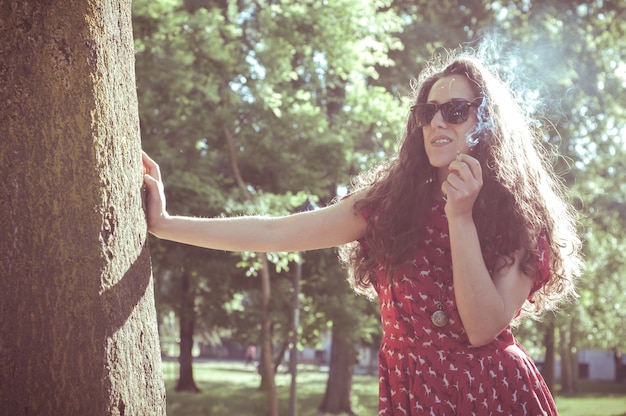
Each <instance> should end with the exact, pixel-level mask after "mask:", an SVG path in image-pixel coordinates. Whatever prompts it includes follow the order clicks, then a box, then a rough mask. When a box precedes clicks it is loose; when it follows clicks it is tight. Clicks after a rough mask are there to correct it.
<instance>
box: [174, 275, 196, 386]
mask: <svg viewBox="0 0 626 416" xmlns="http://www.w3.org/2000/svg"><path fill="white" fill-rule="evenodd" d="M190 279H191V277H190V276H189V272H187V271H184V272H183V275H182V277H181V279H180V280H181V304H180V313H179V320H180V354H179V356H178V364H179V377H178V382H177V383H176V388H175V390H176V391H191V392H194V393H198V392H200V389H199V388H198V386H196V382H195V381H194V379H193V355H192V350H193V334H194V329H195V326H196V307H195V306H196V305H195V300H196V294H195V293H194V290H193V288H192V285H191V282H190Z"/></svg>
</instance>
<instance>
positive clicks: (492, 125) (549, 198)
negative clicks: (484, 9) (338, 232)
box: [339, 52, 581, 316]
mask: <svg viewBox="0 0 626 416" xmlns="http://www.w3.org/2000/svg"><path fill="white" fill-rule="evenodd" d="M449 75H463V76H466V77H467V78H468V79H469V80H470V83H471V84H472V86H473V89H474V93H475V96H476V97H482V98H483V103H482V105H481V106H480V107H479V111H477V115H478V123H477V128H476V129H474V131H473V133H471V134H470V136H471V137H468V140H473V141H474V142H476V143H477V144H476V145H475V146H474V149H473V151H472V156H473V157H475V158H476V159H478V161H479V162H480V164H481V166H482V169H483V187H482V189H481V191H480V193H479V195H478V198H477V200H476V202H475V205H474V210H473V217H474V221H475V223H476V227H477V229H478V235H479V238H480V243H481V247H482V248H483V250H492V251H495V252H496V253H497V255H498V256H503V257H504V258H505V259H507V260H508V262H509V263H510V262H512V261H513V254H514V252H515V251H516V250H518V249H523V252H524V253H525V255H524V257H523V258H522V260H521V266H522V270H524V272H525V273H528V274H529V275H533V274H534V273H535V272H536V270H535V264H536V260H535V259H536V256H537V251H538V250H537V244H538V239H539V238H540V236H541V235H543V236H544V237H545V236H547V237H548V241H549V245H550V269H551V270H550V272H551V275H550V276H549V278H548V280H547V282H546V283H545V285H543V286H542V287H541V289H539V290H537V291H536V292H534V293H533V294H532V296H531V299H530V301H529V302H526V304H525V305H524V308H523V313H522V314H523V315H526V316H528V315H530V316H537V315H538V314H539V313H540V312H542V311H544V310H547V309H551V308H554V307H556V306H557V304H558V303H559V302H560V301H561V300H563V299H565V298H572V297H575V296H576V294H575V287H574V283H575V280H576V278H577V277H578V275H579V273H580V269H581V261H580V257H579V255H580V254H579V253H580V239H579V237H578V235H577V230H576V226H577V220H576V213H575V211H574V210H573V208H572V207H571V205H570V204H569V203H568V202H567V197H566V192H565V188H564V186H563V184H562V183H561V182H560V180H559V179H558V178H557V176H556V175H555V174H554V172H553V169H552V167H551V164H550V163H549V159H548V157H547V156H546V155H547V153H548V152H547V151H546V150H547V149H546V147H545V146H542V142H543V133H542V132H541V131H540V130H538V128H537V127H536V125H537V124H536V123H532V122H531V120H530V119H529V118H528V117H527V116H526V114H525V112H524V111H523V110H522V108H521V107H520V106H519V105H518V104H517V103H516V101H515V99H514V96H513V94H512V92H511V90H510V89H509V88H508V87H507V86H506V84H505V83H504V82H503V81H501V80H500V79H499V78H498V77H497V76H496V75H495V72H492V71H490V70H489V69H488V68H487V66H486V65H485V64H483V63H482V62H481V60H480V59H479V58H477V57H476V56H474V55H473V54H470V53H466V52H456V53H450V54H448V55H446V56H441V57H438V58H437V59H436V60H433V61H432V62H431V63H430V64H429V65H428V66H427V67H426V69H425V70H424V71H422V73H421V74H420V76H419V78H418V79H417V80H416V81H415V82H414V83H413V85H412V87H413V93H412V95H411V97H410V98H411V100H412V101H413V102H416V103H424V102H426V101H427V97H428V94H429V92H430V89H431V87H432V86H433V84H434V83H435V82H436V81H437V80H439V79H440V78H442V77H445V76H449ZM436 175H437V171H436V169H434V168H433V167H432V166H431V165H430V163H429V161H428V158H427V156H426V151H425V148H424V136H423V133H422V129H421V128H420V127H418V126H417V125H416V124H415V121H414V120H413V118H412V117H408V122H407V126H406V130H405V133H404V137H403V138H402V141H401V143H400V148H399V152H398V153H397V155H395V156H394V157H393V158H391V159H390V160H389V161H388V162H387V163H384V164H382V165H379V166H377V167H375V168H373V169H371V170H369V171H367V172H364V173H363V174H361V175H360V176H359V177H357V178H355V180H354V181H353V188H354V189H353V191H355V192H356V191H359V190H360V191H362V192H359V196H358V198H355V203H354V208H355V210H356V211H357V212H359V213H361V214H363V213H364V212H367V213H373V214H374V215H373V216H372V217H370V219H369V221H368V226H367V229H366V232H365V236H364V238H363V239H362V240H361V241H360V242H354V243H351V244H348V245H345V246H342V247H341V248H340V251H339V253H340V258H341V259H342V260H343V261H344V262H345V263H346V264H347V265H348V266H349V268H350V271H351V273H350V282H351V284H352V286H353V288H354V289H355V290H356V291H357V292H358V293H362V294H366V295H368V296H371V297H373V296H374V295H375V292H374V289H373V286H372V283H373V281H374V279H375V278H376V277H375V276H376V270H379V269H380V268H381V267H383V268H386V269H387V270H388V271H392V270H393V269H394V268H395V267H397V266H399V265H401V264H402V263H404V262H406V261H407V260H410V256H411V254H412V253H413V252H414V250H415V248H416V246H419V245H420V244H421V242H420V241H418V240H419V235H420V230H421V225H422V218H423V217H424V213H425V211H426V210H427V209H429V208H430V206H431V204H432V200H433V197H434V196H435V194H436V193H438V191H439V190H438V189H435V187H436V184H437V183H438V182H437V178H436ZM388 275H392V273H388ZM381 283H382V282H381Z"/></svg>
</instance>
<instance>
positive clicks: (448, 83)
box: [422, 75, 477, 181]
mask: <svg viewBox="0 0 626 416" xmlns="http://www.w3.org/2000/svg"><path fill="white" fill-rule="evenodd" d="M475 98H476V96H475V95H474V92H473V91H472V88H471V86H470V81H469V80H468V79H467V78H466V77H464V76H463V75H449V76H446V77H443V78H441V79H439V80H438V81H437V82H435V83H434V84H433V86H432V88H431V89H430V92H429V94H428V100H427V102H428V103H433V104H444V103H447V102H449V101H452V100H466V101H472V100H474V99H475ZM476 123H477V118H476V109H475V107H473V106H472V107H469V117H468V119H467V120H466V121H464V122H462V123H460V124H452V123H449V122H447V121H446V120H445V119H444V117H443V115H442V110H441V109H439V110H438V111H437V112H436V113H435V116H434V117H433V119H432V120H431V122H430V123H429V124H426V125H424V126H423V127H422V131H423V134H424V148H425V150H426V156H428V160H429V162H430V164H431V165H432V166H433V167H435V168H437V170H438V172H439V173H438V177H439V180H440V181H443V180H445V178H446V177H447V176H448V165H450V163H451V162H452V161H453V160H454V159H455V158H456V155H457V152H461V153H466V154H467V153H470V150H471V147H470V145H469V144H468V140H467V136H468V134H469V133H470V132H471V131H472V130H473V128H474V126H475V125H476Z"/></svg>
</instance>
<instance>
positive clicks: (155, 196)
mask: <svg viewBox="0 0 626 416" xmlns="http://www.w3.org/2000/svg"><path fill="white" fill-rule="evenodd" d="M141 160H142V163H143V173H144V175H143V183H144V187H145V189H146V191H147V196H146V214H147V216H148V231H149V232H150V233H152V234H155V235H156V234H157V232H158V229H159V226H160V225H161V224H162V223H163V221H164V220H166V219H167V218H168V216H169V215H168V213H167V210H166V205H165V191H164V187H163V181H162V180H161V170H160V169H159V165H158V164H157V163H156V162H155V161H154V160H152V159H151V158H150V156H148V155H147V153H146V152H144V151H143V150H142V151H141Z"/></svg>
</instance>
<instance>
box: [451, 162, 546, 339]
mask: <svg viewBox="0 0 626 416" xmlns="http://www.w3.org/2000/svg"><path fill="white" fill-rule="evenodd" d="M450 171H451V174H450V175H449V176H448V179H447V181H446V182H444V184H443V185H442V190H443V192H444V193H446V195H447V198H448V202H447V203H446V215H447V217H448V226H449V231H450V249H451V252H452V275H453V280H454V295H455V298H456V303H457V308H458V310H459V315H460V316H461V321H462V323H463V327H464V328H465V332H466V333H467V335H468V337H469V340H470V343H471V344H472V345H475V346H480V345H485V344H487V343H489V342H491V341H492V340H493V339H494V338H495V337H496V336H497V335H498V334H499V333H500V332H502V330H503V329H504V328H506V327H507V325H509V324H510V322H511V320H512V319H513V318H514V317H515V316H516V315H517V313H518V311H519V310H520V309H521V307H522V305H523V304H524V302H525V300H526V298H527V297H528V295H529V294H530V291H531V289H532V285H533V278H534V276H528V275H526V274H524V272H523V271H522V269H521V267H520V259H521V257H522V254H523V252H522V251H518V252H516V253H514V259H513V260H514V261H513V263H512V264H510V265H509V264H506V263H505V261H504V259H499V260H497V261H496V266H495V267H494V270H493V272H492V274H490V273H489V270H487V266H486V265H485V261H484V259H483V255H482V250H481V247H480V241H479V239H478V232H477V230H476V225H475V224H474V220H473V218H472V208H473V205H474V202H475V200H476V197H477V195H478V192H479V191H480V188H481V187H482V171H481V168H480V164H479V163H478V161H477V160H476V159H474V158H472V157H469V156H467V155H463V156H462V160H460V161H454V162H452V163H451V165H450Z"/></svg>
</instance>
